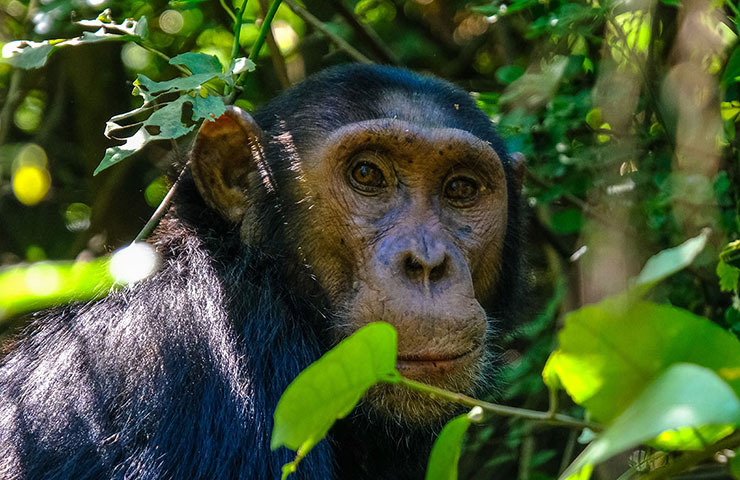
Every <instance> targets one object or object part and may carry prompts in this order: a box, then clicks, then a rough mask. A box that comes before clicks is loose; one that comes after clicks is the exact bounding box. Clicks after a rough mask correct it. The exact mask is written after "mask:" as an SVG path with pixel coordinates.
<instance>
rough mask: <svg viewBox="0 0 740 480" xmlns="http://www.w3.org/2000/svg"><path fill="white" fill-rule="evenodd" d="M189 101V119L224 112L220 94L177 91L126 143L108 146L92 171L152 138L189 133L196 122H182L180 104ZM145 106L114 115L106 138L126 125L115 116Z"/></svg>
mask: <svg viewBox="0 0 740 480" xmlns="http://www.w3.org/2000/svg"><path fill="white" fill-rule="evenodd" d="M186 103H190V104H191V105H192V106H193V115H192V118H191V119H190V120H191V122H197V121H200V120H202V119H206V118H207V119H209V120H213V119H215V118H218V117H220V116H221V115H223V114H224V113H225V112H226V105H225V104H224V100H223V98H221V97H219V96H212V95H208V96H207V97H205V98H203V97H201V96H199V95H198V96H195V97H191V96H190V95H180V96H179V97H178V98H177V99H176V100H174V101H172V102H170V103H168V104H165V106H163V107H162V108H160V109H159V110H156V111H155V112H154V113H152V114H151V115H150V116H149V118H147V119H146V120H145V121H144V123H143V124H142V126H141V127H140V128H139V129H138V130H137V131H136V132H135V133H134V134H133V135H132V136H130V137H128V138H126V139H124V140H125V142H126V143H124V144H123V145H118V146H115V147H111V148H108V149H107V150H106V151H105V155H104V157H103V160H102V161H101V162H100V164H99V165H98V167H97V168H96V169H95V172H94V173H93V175H97V174H98V173H100V172H102V171H103V170H105V169H106V168H108V167H111V166H113V165H115V164H116V163H118V162H120V161H122V160H125V159H126V158H128V157H130V156H131V155H133V154H135V153H136V152H138V151H139V150H141V149H142V148H144V147H145V146H146V145H147V144H149V142H152V141H154V140H168V139H175V138H180V137H182V136H183V135H186V134H188V133H190V132H191V131H192V130H193V129H194V128H195V126H196V124H195V123H190V122H188V123H189V124H188V125H186V124H184V123H183V110H182V108H183V106H184V105H185V104H186ZM147 109H148V107H147V108H144V107H140V108H138V109H135V110H133V111H132V112H128V113H126V114H122V115H117V116H115V117H113V118H111V120H109V121H108V122H107V124H106V128H105V134H106V136H108V137H109V138H110V137H111V135H112V132H115V131H118V130H121V129H123V128H125V126H124V125H119V124H117V123H116V122H115V121H114V120H120V119H124V118H128V117H130V116H131V115H132V114H135V113H139V112H143V111H145V110H147ZM147 127H156V128H158V129H159V132H158V133H157V134H152V133H149V131H148V130H147Z"/></svg>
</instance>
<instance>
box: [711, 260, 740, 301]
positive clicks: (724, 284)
mask: <svg viewBox="0 0 740 480" xmlns="http://www.w3.org/2000/svg"><path fill="white" fill-rule="evenodd" d="M717 276H718V277H719V288H720V290H722V291H723V292H735V293H737V286H738V281H740V269H739V268H737V267H733V266H732V265H728V264H726V263H725V262H723V261H722V260H720V261H719V263H717Z"/></svg>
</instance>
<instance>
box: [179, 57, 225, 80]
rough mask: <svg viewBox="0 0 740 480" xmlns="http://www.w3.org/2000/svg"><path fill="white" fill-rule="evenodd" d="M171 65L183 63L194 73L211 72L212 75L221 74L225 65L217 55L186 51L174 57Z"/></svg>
mask: <svg viewBox="0 0 740 480" xmlns="http://www.w3.org/2000/svg"><path fill="white" fill-rule="evenodd" d="M170 64H171V65H183V66H185V67H187V68H188V70H190V71H191V72H192V73H193V75H198V74H210V75H212V76H214V77H215V76H217V75H221V72H222V70H223V67H222V66H221V62H219V60H218V57H216V56H215V55H207V54H205V53H195V52H186V53H181V54H180V55H177V56H176V57H172V58H171V59H170Z"/></svg>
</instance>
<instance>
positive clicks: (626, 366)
mask: <svg viewBox="0 0 740 480" xmlns="http://www.w3.org/2000/svg"><path fill="white" fill-rule="evenodd" d="M558 340H559V348H558V349H557V350H556V351H555V352H554V353H553V354H552V356H551V359H550V360H549V361H548V372H549V373H548V376H549V375H552V374H553V373H552V372H554V373H555V374H556V375H557V377H558V379H559V380H560V383H561V384H562V385H563V387H564V388H565V390H566V391H567V392H568V394H569V395H570V396H571V397H572V398H573V400H574V401H575V402H576V403H578V404H579V405H583V406H584V407H585V408H586V409H587V410H589V411H590V412H591V414H592V416H593V418H594V419H595V420H597V421H600V422H609V421H611V420H612V419H614V418H615V417H617V416H618V415H619V414H621V413H622V412H623V411H624V410H625V409H626V408H627V407H628V406H629V405H630V404H631V403H632V402H633V400H634V399H635V398H636V396H637V395H638V394H639V393H640V392H641V391H642V390H643V389H644V388H645V387H646V386H647V385H648V384H649V383H650V382H651V381H652V380H653V379H655V378H656V377H657V376H658V375H659V374H660V373H661V372H662V371H663V370H664V369H666V368H668V367H669V366H671V365H673V364H674V363H678V362H689V363H695V364H697V365H701V366H704V367H707V368H710V369H712V370H714V371H715V372H716V373H717V374H718V375H719V376H720V377H722V378H723V379H724V380H726V381H727V382H728V383H729V384H730V385H731V386H732V388H733V389H734V390H735V391H736V392H740V342H739V341H738V339H737V338H736V337H735V336H734V335H733V334H731V333H730V332H727V331H726V330H724V329H722V328H721V327H719V326H717V325H715V324H713V323H711V322H709V321H708V320H707V319H705V318H702V317H699V316H696V315H694V314H693V313H691V312H688V311H686V310H683V309H680V308H676V307H673V306H670V305H659V304H654V303H650V302H644V301H640V302H636V303H631V302H630V301H629V300H627V299H626V298H625V297H619V298H608V299H606V300H603V301H601V302H599V303H597V304H594V305H589V306H586V307H583V308H581V309H579V310H577V311H575V312H573V313H571V314H569V315H568V316H567V317H566V318H565V327H564V328H563V330H562V331H561V332H560V334H559V335H558ZM550 383H552V381H550Z"/></svg>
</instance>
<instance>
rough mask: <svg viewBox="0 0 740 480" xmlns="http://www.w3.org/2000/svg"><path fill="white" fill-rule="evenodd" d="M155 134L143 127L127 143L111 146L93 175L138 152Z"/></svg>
mask: <svg viewBox="0 0 740 480" xmlns="http://www.w3.org/2000/svg"><path fill="white" fill-rule="evenodd" d="M153 139H154V138H153V135H151V134H150V133H149V132H147V131H146V130H145V129H144V128H143V127H142V128H140V129H139V130H137V131H136V133H134V134H133V135H131V136H130V137H128V138H127V139H126V143H124V144H123V145H118V146H115V147H110V148H107V149H106V150H105V155H104V156H103V159H102V160H101V161H100V163H99V164H98V167H97V168H96V169H95V171H94V172H93V176H94V175H97V174H98V173H100V172H102V171H103V170H105V169H106V168H108V167H111V166H113V165H115V164H116V163H118V162H120V161H121V160H124V159H126V158H128V157H130V156H131V155H133V154H134V153H136V152H138V151H139V150H141V149H142V148H144V146H145V145H146V144H147V143H149V142H150V141H152V140H153Z"/></svg>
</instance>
